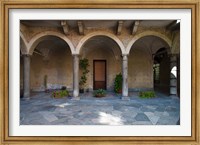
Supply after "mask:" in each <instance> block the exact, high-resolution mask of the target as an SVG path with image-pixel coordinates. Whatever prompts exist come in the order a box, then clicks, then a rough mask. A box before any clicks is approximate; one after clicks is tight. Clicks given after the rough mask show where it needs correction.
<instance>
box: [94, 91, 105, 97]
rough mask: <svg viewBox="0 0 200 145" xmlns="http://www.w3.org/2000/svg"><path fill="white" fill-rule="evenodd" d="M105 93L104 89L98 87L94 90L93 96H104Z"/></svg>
mask: <svg viewBox="0 0 200 145" xmlns="http://www.w3.org/2000/svg"><path fill="white" fill-rule="evenodd" d="M105 95H106V91H105V90H103V89H98V90H95V91H94V96H95V97H98V98H100V97H105Z"/></svg>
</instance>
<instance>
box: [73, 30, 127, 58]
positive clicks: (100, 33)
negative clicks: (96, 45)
mask: <svg viewBox="0 0 200 145" xmlns="http://www.w3.org/2000/svg"><path fill="white" fill-rule="evenodd" d="M94 36H105V37H108V38H110V39H112V40H113V41H115V43H116V44H117V45H118V46H119V48H120V50H121V53H122V54H126V51H125V47H124V45H123V43H122V42H121V40H120V39H119V38H118V37H117V36H115V35H114V34H111V33H109V32H105V31H97V32H93V33H90V34H88V35H86V36H84V37H83V38H82V39H81V40H80V41H79V43H78V45H77V47H76V53H77V54H80V51H81V48H82V46H83V45H84V44H85V43H86V41H87V40H89V39H90V38H92V37H94Z"/></svg>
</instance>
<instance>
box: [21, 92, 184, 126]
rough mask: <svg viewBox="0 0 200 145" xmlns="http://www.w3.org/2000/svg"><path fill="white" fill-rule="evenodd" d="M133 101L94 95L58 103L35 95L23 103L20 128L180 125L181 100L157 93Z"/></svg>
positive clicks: (44, 95) (133, 94)
mask: <svg viewBox="0 0 200 145" xmlns="http://www.w3.org/2000/svg"><path fill="white" fill-rule="evenodd" d="M129 97H130V100H121V95H118V94H115V93H113V92H108V93H107V95H106V97H103V98H95V97H93V94H92V93H91V92H89V93H84V94H80V100H73V99H72V97H65V98H59V99H55V98H52V97H51V93H34V94H31V98H30V99H29V100H24V99H21V100H20V125H179V124H180V122H179V118H180V99H179V98H178V97H169V96H166V95H164V94H162V93H159V92H156V97H155V98H150V99H142V98H139V97H138V92H130V93H129Z"/></svg>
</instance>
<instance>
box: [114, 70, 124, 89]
mask: <svg viewBox="0 0 200 145" xmlns="http://www.w3.org/2000/svg"><path fill="white" fill-rule="evenodd" d="M122 80H123V78H122V74H121V73H119V74H117V75H116V77H115V82H114V91H115V92H116V93H122Z"/></svg>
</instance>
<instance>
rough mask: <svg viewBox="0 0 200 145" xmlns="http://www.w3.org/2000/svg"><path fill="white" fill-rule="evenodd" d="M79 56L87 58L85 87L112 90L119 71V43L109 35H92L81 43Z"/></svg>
mask: <svg viewBox="0 0 200 145" xmlns="http://www.w3.org/2000/svg"><path fill="white" fill-rule="evenodd" d="M81 58H87V59H88V60H89V73H88V75H87V78H88V80H87V83H86V86H85V88H86V89H89V90H94V89H100V88H102V89H107V90H113V87H114V79H115V76H116V74H118V73H120V72H121V49H120V47H119V45H118V44H117V43H116V42H115V41H114V40H113V39H112V38H110V37H107V36H101V35H98V36H93V37H91V38H89V39H88V40H87V41H85V43H84V44H83V45H82V47H81V49H80V59H81ZM80 75H81V72H80V74H79V76H80Z"/></svg>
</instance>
